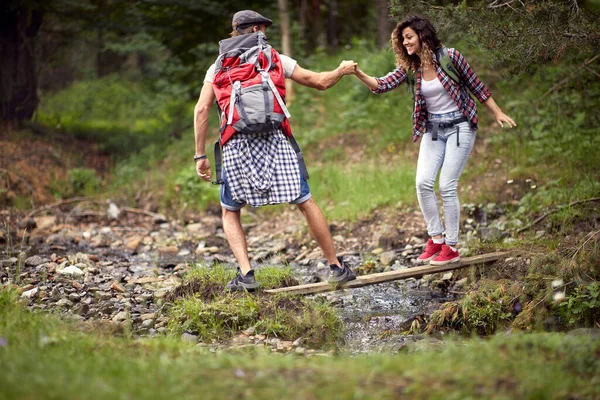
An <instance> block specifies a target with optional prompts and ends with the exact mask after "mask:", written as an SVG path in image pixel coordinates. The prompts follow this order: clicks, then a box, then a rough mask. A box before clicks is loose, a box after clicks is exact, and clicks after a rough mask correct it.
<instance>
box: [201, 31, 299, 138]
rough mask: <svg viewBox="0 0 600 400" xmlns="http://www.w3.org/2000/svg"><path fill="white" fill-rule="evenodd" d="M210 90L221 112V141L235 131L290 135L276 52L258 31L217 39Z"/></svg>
mask: <svg viewBox="0 0 600 400" xmlns="http://www.w3.org/2000/svg"><path fill="white" fill-rule="evenodd" d="M213 90H214V92H215V96H216V98H217V104H218V106H219V110H220V116H221V128H220V131H221V145H224V144H225V143H226V142H227V141H228V140H229V139H230V138H231V136H232V135H233V134H235V133H236V132H242V133H252V132H270V131H273V130H275V129H281V130H282V131H283V133H284V134H286V135H287V136H290V135H291V129H290V125H289V122H288V118H289V117H290V113H289V111H288V109H287V107H286V106H285V76H284V71H283V65H282V64H281V59H280V58H279V54H278V53H277V51H276V50H275V49H273V48H272V47H271V46H270V45H269V44H268V43H267V40H266V38H265V36H264V34H263V32H261V31H259V32H256V33H253V34H247V35H241V36H236V37H232V38H230V39H225V40H221V41H220V42H219V58H217V61H216V63H215V77H214V80H213Z"/></svg>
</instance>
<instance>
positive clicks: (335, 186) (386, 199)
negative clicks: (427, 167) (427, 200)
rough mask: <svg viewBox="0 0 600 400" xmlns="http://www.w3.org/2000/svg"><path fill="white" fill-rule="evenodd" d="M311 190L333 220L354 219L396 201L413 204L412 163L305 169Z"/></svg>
mask: <svg viewBox="0 0 600 400" xmlns="http://www.w3.org/2000/svg"><path fill="white" fill-rule="evenodd" d="M309 172H310V173H311V181H310V182H311V183H312V182H313V181H314V182H318V183H317V184H315V185H312V186H311V192H312V193H313V195H314V197H315V199H317V201H318V202H319V203H320V204H322V208H323V211H324V213H325V214H326V215H327V216H328V217H330V218H333V219H343V220H350V221H354V220H356V219H358V218H361V217H364V216H366V215H368V214H369V213H370V212H372V211H373V210H375V209H377V208H379V207H383V206H388V205H395V204H399V203H403V204H413V203H415V198H414V197H415V195H414V186H415V185H414V180H415V178H414V174H415V172H414V166H413V165H409V164H406V163H404V162H402V161H398V163H397V164H392V165H381V164H375V163H373V162H368V161H363V162H359V163H347V164H342V165H340V164H334V163H327V164H326V165H323V166H318V167H313V168H312V169H309Z"/></svg>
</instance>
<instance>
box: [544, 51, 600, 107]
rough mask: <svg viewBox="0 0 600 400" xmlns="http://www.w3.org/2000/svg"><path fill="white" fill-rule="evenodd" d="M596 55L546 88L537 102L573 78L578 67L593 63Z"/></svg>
mask: <svg viewBox="0 0 600 400" xmlns="http://www.w3.org/2000/svg"><path fill="white" fill-rule="evenodd" d="M598 57H600V54H596V55H595V56H594V57H592V58H590V59H588V60H586V61H584V62H583V64H581V65H580V66H579V67H578V68H577V69H576V70H575V71H573V73H572V74H571V75H569V76H567V77H566V78H565V79H563V80H562V81H560V82H558V83H557V84H556V85H554V86H552V87H551V88H550V89H548V90H547V91H546V93H544V94H543V95H542V97H540V98H539V100H538V103H539V102H541V101H542V100H544V99H545V98H546V97H548V96H549V95H550V94H552V93H553V92H555V91H556V90H558V89H560V88H561V87H562V86H563V85H565V84H566V83H567V82H569V81H570V80H571V79H573V77H574V76H575V75H576V73H577V72H579V70H580V69H582V68H587V67H588V65H590V64H591V63H593V62H594V61H595V60H596V59H597V58H598Z"/></svg>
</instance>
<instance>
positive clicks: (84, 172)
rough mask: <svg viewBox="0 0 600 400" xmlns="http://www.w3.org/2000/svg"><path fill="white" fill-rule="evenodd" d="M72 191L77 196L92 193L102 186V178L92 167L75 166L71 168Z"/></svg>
mask: <svg viewBox="0 0 600 400" xmlns="http://www.w3.org/2000/svg"><path fill="white" fill-rule="evenodd" d="M69 179H70V180H71V191H72V194H73V195H75V196H83V195H90V194H92V193H94V192H95V191H96V190H97V189H98V187H99V186H100V178H99V177H98V176H97V175H96V171H95V170H93V169H90V168H73V169H70V170H69Z"/></svg>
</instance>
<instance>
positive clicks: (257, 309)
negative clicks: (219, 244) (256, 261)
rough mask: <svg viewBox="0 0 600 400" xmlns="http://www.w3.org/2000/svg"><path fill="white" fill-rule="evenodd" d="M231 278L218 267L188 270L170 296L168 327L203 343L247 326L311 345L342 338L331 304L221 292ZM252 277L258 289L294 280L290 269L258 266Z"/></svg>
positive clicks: (231, 274)
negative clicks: (191, 335) (198, 338)
mask: <svg viewBox="0 0 600 400" xmlns="http://www.w3.org/2000/svg"><path fill="white" fill-rule="evenodd" d="M234 276H235V272H234V271H233V270H231V269H226V268H224V267H223V266H221V265H215V266H212V267H210V268H209V267H206V266H200V267H198V268H195V269H193V270H192V271H190V272H189V273H188V274H187V275H186V277H185V282H184V284H183V285H182V287H181V288H180V289H178V290H177V291H176V292H175V293H174V294H173V295H172V296H171V300H173V305H172V307H170V309H169V311H168V313H169V316H170V322H169V327H170V330H171V331H172V332H175V333H177V334H181V333H182V332H192V333H194V334H197V335H198V336H199V337H200V339H201V340H203V341H206V342H210V341H211V340H213V339H220V340H222V339H227V338H230V337H232V336H234V335H236V334H239V333H240V332H241V331H243V330H245V329H246V328H249V327H254V328H255V329H256V333H257V334H265V335H270V336H276V337H278V338H281V339H283V340H295V339H298V338H299V337H302V338H303V339H304V340H305V342H306V343H307V344H308V345H310V346H313V347H335V346H336V345H337V344H338V342H339V341H340V339H341V334H342V323H341V321H340V319H339V317H338V316H337V314H336V312H335V310H334V309H333V308H332V307H331V306H330V305H328V304H325V303H323V302H321V301H319V300H311V299H307V298H304V297H298V296H288V295H283V294H281V295H268V294H261V293H258V294H252V295H251V294H246V293H233V294H229V293H225V292H224V288H225V284H226V283H227V282H228V281H229V280H230V279H232V278H233V277H234ZM256 279H257V281H258V282H260V283H261V288H262V289H269V288H276V287H283V286H289V285H295V284H298V282H297V281H296V279H295V278H294V277H293V273H292V270H291V269H290V268H289V267H287V268H279V267H262V268H260V269H258V270H257V271H256Z"/></svg>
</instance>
